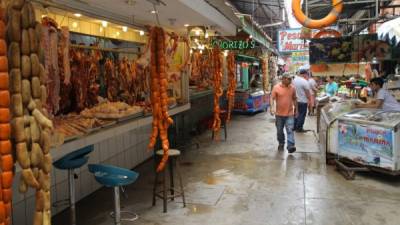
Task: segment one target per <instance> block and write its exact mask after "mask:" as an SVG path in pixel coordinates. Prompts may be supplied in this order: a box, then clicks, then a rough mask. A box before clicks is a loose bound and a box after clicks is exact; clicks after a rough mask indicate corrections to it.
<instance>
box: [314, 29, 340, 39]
mask: <svg viewBox="0 0 400 225" xmlns="http://www.w3.org/2000/svg"><path fill="white" fill-rule="evenodd" d="M324 35H331V36H333V37H341V36H342V34H341V33H340V32H339V31H337V30H334V29H323V30H320V31H319V32H318V33H316V34H315V35H314V37H313V38H321V37H322V36H324Z"/></svg>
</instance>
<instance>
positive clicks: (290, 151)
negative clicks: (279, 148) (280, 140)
mask: <svg viewBox="0 0 400 225" xmlns="http://www.w3.org/2000/svg"><path fill="white" fill-rule="evenodd" d="M295 151H296V147H294V146H291V147H289V148H288V152H289V153H293V152H295Z"/></svg>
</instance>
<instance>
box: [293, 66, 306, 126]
mask: <svg viewBox="0 0 400 225" xmlns="http://www.w3.org/2000/svg"><path fill="white" fill-rule="evenodd" d="M307 76H308V70H307V69H303V68H300V70H299V73H298V75H297V76H296V78H295V79H294V80H293V85H294V87H295V88H296V95H297V110H298V114H297V116H296V118H295V121H294V130H295V131H296V132H300V133H304V132H306V131H305V130H304V128H303V126H304V122H305V120H306V116H307V107H308V102H309V100H310V85H309V83H308V82H307V80H306V78H307Z"/></svg>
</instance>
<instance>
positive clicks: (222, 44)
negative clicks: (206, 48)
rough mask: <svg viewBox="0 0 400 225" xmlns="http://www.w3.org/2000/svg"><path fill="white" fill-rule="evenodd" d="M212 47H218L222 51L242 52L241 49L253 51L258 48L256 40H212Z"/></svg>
mask: <svg viewBox="0 0 400 225" xmlns="http://www.w3.org/2000/svg"><path fill="white" fill-rule="evenodd" d="M212 46H213V47H215V46H218V47H219V48H220V49H222V50H241V49H252V48H255V47H256V41H255V40H235V41H227V40H216V39H214V40H212Z"/></svg>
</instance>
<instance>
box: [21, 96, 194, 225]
mask: <svg viewBox="0 0 400 225" xmlns="http://www.w3.org/2000/svg"><path fill="white" fill-rule="evenodd" d="M189 109H190V104H186V105H182V106H178V107H176V108H173V109H171V110H170V111H169V114H170V115H171V116H172V115H175V114H178V113H180V112H184V111H187V110H189ZM151 122H152V117H151V116H149V117H140V118H137V119H132V120H128V121H125V122H121V123H118V124H116V125H113V126H111V127H109V128H104V129H101V130H98V131H96V132H93V133H90V134H88V135H86V136H83V137H81V138H79V139H76V140H72V141H69V142H66V143H65V144H63V145H62V146H61V147H59V148H57V149H55V148H54V149H52V150H51V155H52V157H53V161H55V160H57V159H59V158H61V157H63V156H64V155H66V154H68V153H70V152H73V151H75V150H78V149H80V148H83V147H86V146H89V145H93V146H94V150H93V152H92V153H90V154H89V163H101V164H112V165H115V166H120V167H123V168H134V167H135V166H137V165H138V164H140V163H142V162H144V161H145V160H147V159H149V158H150V157H151V156H152V155H153V152H152V151H149V150H148V149H147V145H148V142H149V137H150V135H151V129H152V127H151ZM20 171H21V169H20V168H19V166H17V169H16V174H15V177H14V182H13V217H14V218H13V220H14V222H13V224H14V225H25V224H27V225H28V224H29V225H30V224H31V223H32V220H33V212H34V210H33V209H34V207H35V204H34V191H33V190H32V189H30V190H29V191H28V192H27V193H26V194H25V195H21V194H20V193H19V192H18V185H19V179H20ZM75 173H76V174H77V175H78V179H75V188H76V200H77V201H79V200H80V199H82V198H84V197H85V196H87V195H89V194H90V193H92V192H94V191H96V190H97V189H99V188H100V187H101V185H99V184H98V183H97V182H96V181H95V179H94V178H93V175H92V174H91V173H89V171H88V168H87V165H85V166H83V167H82V168H80V169H77V170H76V171H75ZM51 182H52V185H51V192H52V193H51V199H52V202H56V201H59V200H63V199H66V198H67V197H68V180H67V171H65V170H58V169H56V168H54V167H53V170H52V176H51ZM65 208H66V206H62V207H58V208H52V214H53V215H54V214H56V213H58V212H60V211H62V210H64V209H65Z"/></svg>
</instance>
